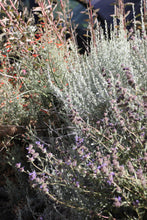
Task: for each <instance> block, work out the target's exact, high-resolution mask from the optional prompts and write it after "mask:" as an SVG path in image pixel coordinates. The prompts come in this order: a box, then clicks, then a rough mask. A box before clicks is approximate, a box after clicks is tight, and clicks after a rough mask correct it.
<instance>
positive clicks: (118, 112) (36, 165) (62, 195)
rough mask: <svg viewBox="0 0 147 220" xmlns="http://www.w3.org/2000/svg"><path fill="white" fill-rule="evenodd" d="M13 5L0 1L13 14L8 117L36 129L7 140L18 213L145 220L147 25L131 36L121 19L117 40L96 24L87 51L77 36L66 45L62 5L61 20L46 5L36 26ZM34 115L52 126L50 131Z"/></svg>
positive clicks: (4, 108)
mask: <svg viewBox="0 0 147 220" xmlns="http://www.w3.org/2000/svg"><path fill="white" fill-rule="evenodd" d="M10 3H11V4H10V6H11V9H12V10H10V12H11V13H9V10H8V9H7V7H6V6H8V5H7V4H6V2H5V1H2V3H0V6H1V7H2V8H3V10H4V13H6V16H7V17H9V19H8V20H7V23H6V24H5V23H4V22H5V19H3V20H0V21H1V22H2V23H1V24H2V25H4V26H5V27H4V26H3V27H4V30H6V29H7V28H8V30H9V31H8V35H7V34H6V35H7V37H8V38H7V39H6V41H5V43H4V44H3V47H2V48H1V53H0V54H1V62H2V64H1V69H0V74H1V76H0V77H1V84H0V91H1V97H0V111H1V119H0V120H1V121H0V123H1V124H8V123H9V124H18V125H25V126H30V128H29V129H28V131H27V133H25V134H23V136H21V138H20V137H19V141H18V139H17V141H16V140H15V138H12V141H9V142H12V143H13V147H11V149H8V147H7V146H6V145H5V149H7V152H9V153H6V159H7V161H8V164H9V165H10V166H11V167H13V169H14V172H15V178H16V180H15V181H12V182H11V181H10V180H9V178H8V179H7V191H8V194H9V197H10V201H11V205H12V206H13V202H15V204H16V206H15V208H14V211H15V213H16V215H17V217H18V219H23V218H24V219H25V218H29V217H30V216H32V219H33V218H35V219H44V220H47V219H51V218H52V219H66V218H67V219H71V220H72V219H75V218H77V219H80V220H81V219H130V220H131V219H140V220H142V219H143V220H144V219H146V216H147V207H146V201H147V179H146V172H147V165H146V164H147V152H146V150H147V149H146V148H147V145H146V114H147V94H146V69H147V63H146V60H147V59H146V58H147V53H146V46H147V45H146V44H147V36H146V33H145V32H144V29H143V28H142V30H143V31H141V32H139V31H137V30H136V29H135V30H133V29H132V30H130V32H127V30H125V29H124V26H123V22H120V27H119V29H118V27H116V28H114V30H113V31H112V32H111V33H110V35H111V37H110V38H109V37H108V34H107V33H106V34H104V33H103V31H102V29H101V28H99V26H98V27H97V29H96V30H95V32H93V34H94V38H93V40H92V42H91V52H90V54H88V55H87V54H85V55H84V56H83V55H80V54H79V53H78V49H77V48H76V46H75V41H72V39H71V40H70V41H69V42H68V43H65V41H64V31H65V29H64V27H63V29H62V28H61V24H62V22H61V20H62V19H61V17H62V16H61V15H64V13H65V11H64V9H65V5H63V4H62V1H61V9H62V10H61V11H63V14H61V12H60V13H59V15H60V19H59V20H56V21H55V20H54V19H53V18H54V17H53V9H52V8H51V10H50V11H49V12H48V11H47V10H46V9H47V8H46V5H45V4H43V3H42V1H39V4H40V5H39V6H40V8H39V9H36V11H38V10H40V11H41V12H42V13H41V14H42V16H40V18H41V19H42V22H43V23H41V25H40V26H39V28H38V29H37V32H36V29H34V30H32V28H31V26H30V24H29V21H28V23H25V25H26V26H25V25H23V22H24V20H23V19H22V17H21V15H20V14H18V13H17V12H18V11H17V10H15V7H16V5H15V6H14V5H13V3H12V2H11V1H10ZM50 6H51V5H50ZM62 6H63V7H62ZM90 11H91V10H90ZM17 16H18V17H17ZM14 17H15V18H16V20H15V19H14ZM63 17H64V16H63ZM120 19H121V18H120ZM65 20H66V19H65ZM14 21H15V23H16V24H17V25H16V26H15V28H14V29H11V27H12V26H13V25H12V24H13V22H14ZM62 21H63V20H62ZM9 22H10V23H9ZM134 22H135V21H134ZM143 25H144V23H142V27H143ZM10 29H11V31H10ZM22 30H23V31H22ZM62 30H63V31H62ZM92 31H94V30H92ZM5 33H7V32H5ZM14 54H15V56H13V55H14ZM41 113H43V114H44V115H41ZM40 115H41V120H40V118H39V117H40ZM36 121H37V125H39V124H41V123H42V122H43V123H44V124H45V125H46V131H45V132H46V133H47V135H46V137H43V136H41V137H40V136H39V133H38V132H37V130H35V126H36ZM32 124H33V125H34V124H35V125H34V127H33V126H32ZM40 129H42V128H41V126H40ZM43 132H44V131H43ZM45 132H44V133H45ZM44 138H46V139H45V140H44ZM20 139H21V142H20ZM18 147H19V148H18ZM20 147H21V148H20ZM15 184H16V186H15ZM12 188H14V192H15V193H13V192H12V191H11V189H12ZM16 195H19V196H18V198H17V199H16ZM25 195H26V196H25ZM15 199H16V201H15ZM37 203H38V204H39V206H40V208H39V207H38V204H37ZM23 207H25V208H24V210H23ZM52 210H54V213H52ZM24 213H25V215H26V217H24ZM27 216H28V217H27Z"/></svg>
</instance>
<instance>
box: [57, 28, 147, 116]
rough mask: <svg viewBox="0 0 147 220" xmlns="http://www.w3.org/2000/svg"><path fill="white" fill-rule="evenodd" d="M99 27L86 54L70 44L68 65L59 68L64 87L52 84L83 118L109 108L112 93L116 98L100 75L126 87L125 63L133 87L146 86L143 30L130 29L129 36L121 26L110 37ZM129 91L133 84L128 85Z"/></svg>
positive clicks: (99, 114)
mask: <svg viewBox="0 0 147 220" xmlns="http://www.w3.org/2000/svg"><path fill="white" fill-rule="evenodd" d="M99 32H100V30H96V32H95V34H96V47H94V46H93V45H91V53H90V54H89V55H88V56H87V55H85V56H81V55H79V54H78V52H77V50H76V48H75V47H74V46H72V45H71V47H72V50H73V51H72V52H70V56H69V57H68V58H67V67H66V65H64V67H63V66H62V68H66V69H62V70H61V71H62V73H64V74H63V78H64V80H65V81H66V83H67V84H68V86H66V87H65V88H64V89H63V91H62V92H61V91H60V90H58V88H57V87H54V86H53V87H54V89H55V91H56V93H57V94H60V96H61V97H62V99H63V101H64V103H65V105H66V106H67V102H66V100H67V97H68V99H70V102H71V104H72V105H73V108H75V109H76V110H77V111H78V112H79V114H80V116H82V117H84V118H85V119H86V120H89V119H90V118H91V119H92V118H94V117H95V116H96V115H97V117H101V113H102V112H103V111H104V110H105V109H106V106H107V107H108V108H109V102H110V100H111V99H112V97H113V98H114V99H115V98H116V91H115V89H114V90H113V95H112V97H110V95H109V93H108V89H107V86H106V85H107V82H106V80H105V78H104V77H103V74H104V73H105V74H106V75H107V78H108V77H109V78H111V83H112V84H113V85H114V84H115V83H116V81H117V80H118V75H119V80H120V81H121V82H122V85H123V86H124V87H128V82H127V79H126V74H125V72H124V70H123V66H124V67H128V68H129V71H130V72H131V74H132V77H133V79H134V82H135V85H136V86H137V87H136V90H137V91H139V90H140V88H144V89H145V87H146V69H147V62H146V58H147V53H146V44H147V42H146V34H145V33H144V35H140V34H139V32H136V33H135V35H134V34H133V33H132V36H131V37H130V39H128V37H127V32H126V31H124V30H123V29H121V30H119V31H118V30H115V31H114V32H113V33H112V34H111V39H108V38H106V36H105V35H104V34H103V33H102V31H101V33H100V34H99ZM128 89H129V90H130V92H131V90H132V88H131V87H130V88H128Z"/></svg>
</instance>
